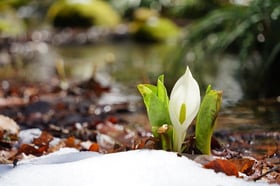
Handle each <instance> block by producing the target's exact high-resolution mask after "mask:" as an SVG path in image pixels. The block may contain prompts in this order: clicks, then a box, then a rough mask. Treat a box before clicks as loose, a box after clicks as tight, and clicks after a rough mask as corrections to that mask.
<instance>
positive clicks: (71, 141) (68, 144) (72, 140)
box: [64, 136, 80, 149]
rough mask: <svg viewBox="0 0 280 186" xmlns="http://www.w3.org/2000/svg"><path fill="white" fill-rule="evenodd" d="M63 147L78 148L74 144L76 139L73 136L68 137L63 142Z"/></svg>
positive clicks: (77, 145) (76, 144)
mask: <svg viewBox="0 0 280 186" xmlns="http://www.w3.org/2000/svg"><path fill="white" fill-rule="evenodd" d="M64 143H65V146H66V147H73V148H77V149H78V148H79V147H80V146H79V144H78V143H77V142H76V138H75V137H74V136H70V137H68V138H67V139H66V140H65V141H64Z"/></svg>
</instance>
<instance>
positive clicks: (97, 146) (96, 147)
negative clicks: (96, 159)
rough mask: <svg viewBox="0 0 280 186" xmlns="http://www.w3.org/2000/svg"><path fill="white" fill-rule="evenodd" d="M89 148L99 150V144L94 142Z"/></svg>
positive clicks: (94, 150)
mask: <svg viewBox="0 0 280 186" xmlns="http://www.w3.org/2000/svg"><path fill="white" fill-rule="evenodd" d="M88 150H89V151H93V152H99V145H98V144H97V143H93V144H91V145H90V147H89V149H88Z"/></svg>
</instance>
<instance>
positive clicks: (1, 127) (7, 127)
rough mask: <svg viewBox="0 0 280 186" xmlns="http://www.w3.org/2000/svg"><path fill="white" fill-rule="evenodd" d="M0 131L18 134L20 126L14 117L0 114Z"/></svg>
mask: <svg viewBox="0 0 280 186" xmlns="http://www.w3.org/2000/svg"><path fill="white" fill-rule="evenodd" d="M0 132H1V133H2V132H8V133H10V134H14V135H17V134H18V133H19V126H18V124H17V123H16V122H15V121H14V120H13V119H11V118H9V117H7V116H4V115H0Z"/></svg>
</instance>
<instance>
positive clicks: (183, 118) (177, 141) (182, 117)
mask: <svg viewBox="0 0 280 186" xmlns="http://www.w3.org/2000/svg"><path fill="white" fill-rule="evenodd" d="M199 107H200V90H199V86H198V84H197V82H196V80H195V79H194V78H193V77H192V74H191V71H190V70H189V67H187V69H186V72H185V73H184V75H182V76H181V77H180V78H179V79H178V80H177V82H176V83H175V85H174V87H173V89H172V91H171V95H170V102H169V116H170V120H171V123H172V125H173V150H174V151H176V152H181V151H182V144H183V142H184V139H185V137H186V132H187V129H188V127H189V126H190V124H191V122H192V121H193V120H194V118H195V116H196V115H197V112H198V110H199Z"/></svg>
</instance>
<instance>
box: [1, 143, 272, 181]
mask: <svg viewBox="0 0 280 186" xmlns="http://www.w3.org/2000/svg"><path fill="white" fill-rule="evenodd" d="M0 185H1V186H12V185H14V186H21V185H22V186H25V185H29V186H38V185H39V186H45V185H46V186H50V185H59V186H62V185H67V186H72V185H73V186H77V185H82V186H87V185H89V186H92V185H96V186H98V185H102V186H106V185H108V186H111V185H120V186H131V185H133V186H149V185H150V186H170V185H174V186H181V185H182V186H185V185H191V186H196V185H197V186H204V185H205V186H206V185H207V186H261V185H269V184H267V183H261V182H259V183H256V182H248V181H245V180H242V179H240V178H236V177H232V176H226V175H225V174H223V173H215V172H214V171H213V170H210V169H204V168H202V167H201V165H200V164H197V163H195V162H194V161H192V160H190V159H188V158H186V157H178V156H177V154H176V153H172V152H166V151H160V150H135V151H128V152H120V153H113V154H106V155H101V154H98V153H94V152H78V151H77V150H74V149H69V148H65V149H61V150H60V151H57V152H55V153H52V154H49V155H46V156H42V157H39V158H35V159H33V160H24V161H21V162H19V164H18V166H16V167H15V168H13V166H12V165H0Z"/></svg>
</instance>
